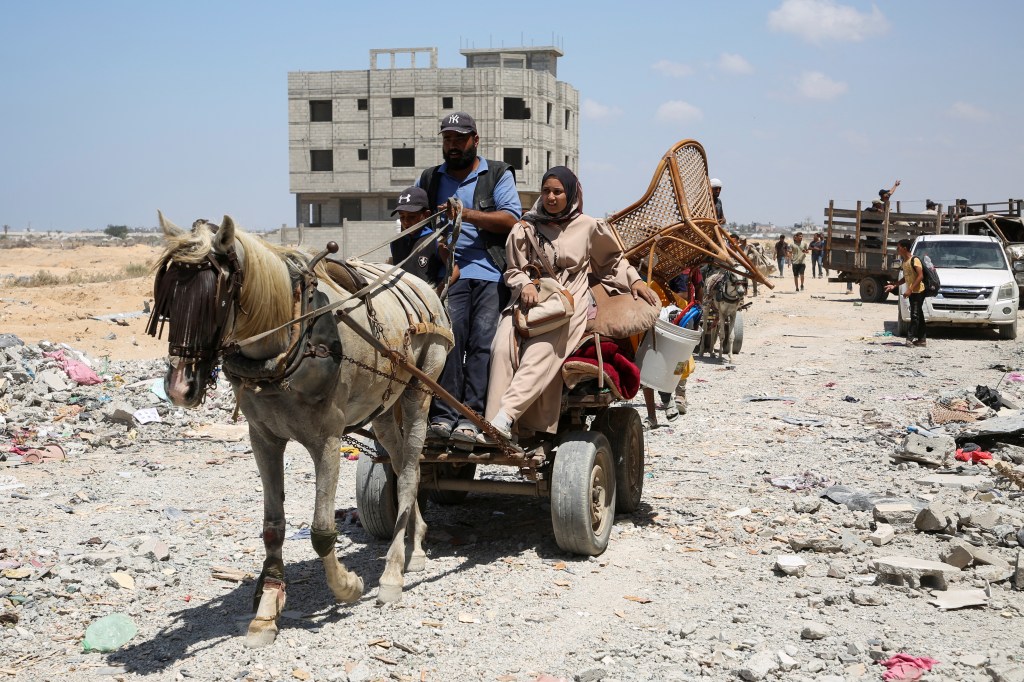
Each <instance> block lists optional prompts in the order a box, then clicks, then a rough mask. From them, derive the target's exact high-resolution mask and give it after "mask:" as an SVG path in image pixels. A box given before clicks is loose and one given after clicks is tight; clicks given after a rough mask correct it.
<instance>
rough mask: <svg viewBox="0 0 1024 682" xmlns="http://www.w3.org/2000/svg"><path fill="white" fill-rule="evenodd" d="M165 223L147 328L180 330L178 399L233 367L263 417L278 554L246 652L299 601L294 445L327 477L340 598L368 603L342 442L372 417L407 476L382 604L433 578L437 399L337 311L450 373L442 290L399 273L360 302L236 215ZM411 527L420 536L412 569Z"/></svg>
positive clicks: (324, 526)
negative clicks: (292, 560) (427, 474)
mask: <svg viewBox="0 0 1024 682" xmlns="http://www.w3.org/2000/svg"><path fill="white" fill-rule="evenodd" d="M159 219H160V227H161V229H162V230H163V233H164V237H165V240H166V249H165V250H164V252H163V255H162V256H161V258H160V260H159V262H158V263H157V265H156V267H155V271H156V282H155V304H154V307H153V312H152V316H151V318H150V323H149V328H148V330H147V331H148V332H149V333H150V334H152V335H154V336H156V337H159V336H160V334H161V333H162V330H163V326H164V324H165V323H166V324H167V325H168V341H169V361H168V362H169V366H168V370H167V374H166V376H165V378H164V386H165V388H166V391H167V396H168V398H170V400H171V402H173V403H174V404H175V405H179V406H183V407H195V406H197V405H199V404H200V403H201V402H202V401H203V399H204V397H205V394H206V390H207V387H208V384H211V383H212V381H213V379H212V377H214V376H215V375H214V373H213V372H214V368H215V366H216V365H217V363H218V362H222V368H223V371H224V375H225V376H226V377H227V379H228V380H229V381H230V382H231V386H232V388H233V389H234V393H235V399H236V401H237V405H238V408H239V409H240V410H241V412H242V414H244V415H245V418H246V420H247V421H248V423H249V437H250V439H251V441H252V449H253V454H254V456H255V458H256V466H257V467H258V468H259V472H260V478H261V480H262V482H263V544H264V547H265V548H266V560H265V561H264V563H263V570H262V572H261V573H260V577H259V581H258V582H257V584H256V593H255V596H254V599H253V609H254V611H256V615H255V617H254V618H253V620H252V621H251V623H250V624H249V630H248V633H247V635H246V640H245V643H246V645H247V646H251V647H256V646H265V645H268V644H270V643H272V642H273V641H274V639H275V638H276V636H277V632H278V626H277V619H278V616H279V615H280V614H281V611H282V610H283V608H284V604H285V571H284V559H283V557H282V552H281V548H282V545H283V543H284V534H285V517H284V450H285V445H286V444H287V443H288V441H290V440H294V441H298V442H299V443H301V444H302V445H303V446H305V448H306V449H307V450H308V451H309V454H310V457H312V459H313V466H314V469H315V471H316V498H315V500H314V506H313V522H312V530H311V540H312V544H313V549H314V550H315V551H316V553H317V555H318V556H319V557H320V558H321V561H322V563H323V567H324V572H325V574H326V578H327V585H328V586H329V587H330V589H331V592H332V593H333V595H334V598H335V600H336V601H337V602H339V603H341V602H345V603H351V602H355V601H357V600H358V599H359V598H360V597H361V596H362V594H363V581H362V579H361V578H360V577H359V576H357V575H356V574H355V573H353V572H351V571H349V570H347V569H346V568H345V567H344V566H343V565H342V564H341V563H340V562H339V561H338V558H337V557H336V556H335V551H334V545H335V538H336V537H337V535H338V533H337V529H336V527H335V521H334V509H335V506H334V497H335V491H336V488H337V485H338V473H339V466H340V437H341V436H342V434H344V433H345V432H346V431H348V430H351V429H353V428H355V427H358V426H362V425H364V424H366V423H368V422H372V424H373V429H374V435H375V437H376V438H377V439H378V440H379V441H380V443H381V444H382V445H383V446H384V448H385V449H386V450H387V451H388V453H389V454H390V456H391V462H392V466H393V467H394V469H395V472H396V473H397V478H398V485H397V489H398V490H397V493H398V494H397V496H398V517H397V518H398V522H397V524H396V527H395V533H394V536H393V539H392V542H391V546H390V548H389V550H388V554H387V562H386V566H385V569H384V573H383V575H382V576H381V579H380V589H379V591H378V594H377V599H378V601H381V602H389V601H396V600H398V599H400V598H401V595H402V586H403V573H404V571H415V570H423V568H424V566H425V563H426V554H425V552H424V551H423V547H422V541H423V536H424V534H425V533H426V525H425V524H424V522H423V517H422V516H421V515H420V510H419V507H418V505H417V499H416V498H417V490H418V487H419V472H420V470H419V456H420V454H421V452H422V450H423V442H424V439H425V438H426V430H427V410H428V408H429V405H430V399H431V396H430V395H429V394H426V393H424V392H422V391H420V390H416V384H415V383H414V384H413V385H412V386H409V382H410V378H411V375H410V374H409V372H408V371H406V370H404V369H403V368H402V367H400V366H393V365H392V363H391V362H390V361H389V360H386V359H385V358H383V357H382V356H381V355H380V354H378V353H377V352H376V351H375V350H374V348H373V347H372V346H371V345H370V344H369V343H368V342H367V341H364V340H363V339H362V338H360V336H359V335H357V334H356V333H355V332H354V331H353V330H352V329H350V328H349V327H348V326H347V324H343V323H342V321H341V320H340V319H336V318H335V315H339V316H340V315H347V316H348V319H349V321H350V322H351V323H352V324H355V325H359V326H361V327H362V328H363V329H365V330H375V331H376V333H377V334H378V338H380V339H381V340H382V341H383V342H384V344H385V345H387V346H388V347H389V348H392V349H397V350H400V352H402V353H403V354H404V356H405V357H406V358H407V359H408V360H409V361H410V362H412V363H414V364H415V365H416V366H417V367H418V368H419V369H421V370H422V371H423V372H424V373H426V374H427V375H428V376H430V377H431V378H436V377H437V376H438V375H439V374H440V372H441V369H442V367H443V366H444V361H445V357H446V356H447V353H448V350H449V349H450V348H451V346H452V336H451V325H450V322H449V319H448V315H447V313H446V312H445V310H444V308H443V306H442V305H441V301H440V300H439V299H438V297H437V294H435V293H434V291H433V290H432V289H431V288H430V287H429V286H428V285H427V284H426V283H425V282H422V281H420V280H419V279H417V278H415V277H408V276H407V277H402V278H401V279H397V278H396V277H392V278H390V279H388V280H386V281H384V282H383V283H382V284H381V285H380V286H379V287H377V288H376V289H375V290H373V291H371V292H370V293H368V294H367V295H366V296H365V297H363V298H352V297H350V296H349V295H348V294H347V293H345V292H344V291H342V290H341V289H340V288H339V287H337V285H335V284H334V282H332V281H331V280H330V278H329V277H328V276H327V271H326V268H325V267H324V264H323V263H319V264H318V265H317V266H316V268H315V271H313V272H311V271H310V269H309V264H308V263H307V259H306V258H305V257H304V256H303V255H302V254H300V253H299V252H297V251H294V250H292V249H286V248H284V247H279V246H273V245H271V244H268V243H267V242H265V241H263V240H261V239H259V238H257V237H254V236H252V235H249V234H247V233H246V232H244V231H242V230H241V229H239V228H237V227H236V226H235V223H234V221H233V220H232V219H231V218H230V217H229V216H224V220H223V222H222V223H221V225H219V226H218V225H214V224H212V223H208V222H206V221H202V220H200V221H196V223H195V224H194V225H193V226H192V230H191V232H188V231H184V230H181V229H179V228H178V227H176V226H175V225H174V224H173V223H171V222H170V221H168V220H166V219H165V218H164V216H163V214H162V213H160V214H159ZM365 272H367V273H369V272H370V271H365ZM318 284H319V285H320V286H318ZM345 298H347V299H348V300H347V301H345V302H344V303H342V304H341V306H340V307H338V308H337V309H336V310H338V311H340V312H337V313H336V312H333V311H332V312H329V313H327V314H322V315H317V314H316V312H313V313H312V314H311V315H309V316H306V318H305V319H304V318H303V316H302V313H305V312H306V310H307V309H312V308H322V307H323V306H325V305H329V304H332V303H337V302H339V301H342V300H343V299H345ZM368 311H369V312H368ZM414 313H415V316H418V317H419V318H420V320H419V323H417V324H414ZM374 370H376V371H374ZM396 409H400V410H401V420H402V422H401V425H399V422H398V420H397V418H396V414H395V412H396ZM407 532H408V535H409V537H410V538H411V539H412V550H411V554H410V556H409V559H408V564H406V554H407V552H406V544H405V543H406V540H405V537H406V534H407Z"/></svg>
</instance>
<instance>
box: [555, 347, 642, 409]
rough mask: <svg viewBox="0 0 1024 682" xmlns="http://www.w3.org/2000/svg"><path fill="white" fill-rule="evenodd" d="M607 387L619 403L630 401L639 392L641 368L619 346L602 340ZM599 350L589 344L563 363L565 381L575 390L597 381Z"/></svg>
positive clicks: (563, 378) (602, 356) (602, 358)
mask: <svg viewBox="0 0 1024 682" xmlns="http://www.w3.org/2000/svg"><path fill="white" fill-rule="evenodd" d="M601 361H602V362H601V364H602V365H603V366H604V385H605V387H606V388H608V390H610V391H611V393H612V395H613V396H615V398H616V399H618V400H629V399H630V398H632V397H633V396H635V395H636V394H637V391H639V390H640V368H639V367H637V366H636V364H635V363H634V362H633V359H632V358H631V357H630V356H629V354H628V353H627V352H626V351H624V350H623V349H622V347H621V346H619V344H617V343H615V342H614V341H611V340H605V339H602V340H601ZM598 371H599V370H598V359H597V347H596V346H595V345H594V342H593V341H588V342H587V343H585V344H583V345H582V346H580V348H578V349H577V350H576V351H575V352H574V353H573V354H572V355H570V356H569V357H568V358H566V359H565V362H563V363H562V380H563V381H564V382H565V385H566V386H567V387H568V388H569V389H570V390H572V389H573V388H576V386H577V385H578V384H582V383H583V382H585V381H596V380H597V379H598Z"/></svg>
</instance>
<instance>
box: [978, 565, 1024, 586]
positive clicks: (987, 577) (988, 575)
mask: <svg viewBox="0 0 1024 682" xmlns="http://www.w3.org/2000/svg"><path fill="white" fill-rule="evenodd" d="M1013 573H1014V569H1012V568H1010V567H1009V566H1007V567H1005V568H1004V567H1002V566H978V567H977V568H975V569H974V575H975V576H976V577H978V578H981V579H982V580H984V581H986V582H990V583H1001V582H1003V581H1004V580H1009V579H1010V578H1012V577H1013Z"/></svg>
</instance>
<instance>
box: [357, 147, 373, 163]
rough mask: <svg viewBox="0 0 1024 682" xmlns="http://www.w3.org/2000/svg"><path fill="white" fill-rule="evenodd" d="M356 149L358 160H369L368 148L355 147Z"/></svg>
mask: <svg viewBox="0 0 1024 682" xmlns="http://www.w3.org/2000/svg"><path fill="white" fill-rule="evenodd" d="M356 151H357V152H358V154H359V160H360V161H369V160H370V150H369V149H357V150H356Z"/></svg>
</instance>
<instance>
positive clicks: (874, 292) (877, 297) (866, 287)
mask: <svg viewBox="0 0 1024 682" xmlns="http://www.w3.org/2000/svg"><path fill="white" fill-rule="evenodd" d="M888 295H889V294H888V293H886V291H885V286H884V284H883V282H882V280H880V279H879V278H878V277H865V278H864V279H862V280H861V281H860V300H862V301H864V302H865V303H881V302H882V301H884V300H885V297H886V296H888Z"/></svg>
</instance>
